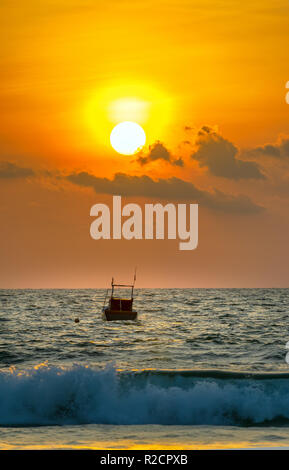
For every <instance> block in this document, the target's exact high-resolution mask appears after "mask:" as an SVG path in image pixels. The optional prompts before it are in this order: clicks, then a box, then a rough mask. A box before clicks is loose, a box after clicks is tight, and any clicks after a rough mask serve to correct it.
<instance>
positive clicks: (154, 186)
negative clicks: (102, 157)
mask: <svg viewBox="0 0 289 470" xmlns="http://www.w3.org/2000/svg"><path fill="white" fill-rule="evenodd" d="M67 179H68V181H70V182H72V183H74V184H77V185H79V186H85V187H91V188H93V189H94V191H95V192H96V193H98V194H111V195H121V196H133V197H147V198H156V199H160V200H168V201H190V202H191V203H193V202H195V203H198V204H200V205H203V206H205V207H207V208H209V209H212V210H218V211H223V212H236V213H239V214H240V213H241V214H254V213H259V212H261V211H262V210H263V209H264V208H263V207H260V206H258V205H256V204H255V203H254V202H252V201H251V200H250V199H249V198H248V197H246V196H242V195H238V196H234V195H228V194H225V193H223V192H221V191H217V190H215V191H214V192H212V193H211V192H208V191H205V190H201V189H198V188H197V187H196V186H195V185H194V184H193V183H190V182H188V181H184V180H182V179H180V178H175V177H172V178H168V179H163V178H160V179H158V180H153V179H152V178H150V177H149V176H146V175H142V176H130V175H127V174H124V173H117V174H115V176H114V178H113V179H112V180H109V179H108V178H100V177H97V176H94V175H91V174H89V173H86V172H80V173H74V174H71V175H69V176H67Z"/></svg>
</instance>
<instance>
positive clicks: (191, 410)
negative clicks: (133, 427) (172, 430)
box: [0, 365, 289, 426]
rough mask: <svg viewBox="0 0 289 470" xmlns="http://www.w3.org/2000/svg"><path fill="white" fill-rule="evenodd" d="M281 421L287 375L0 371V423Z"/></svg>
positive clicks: (287, 411) (288, 402) (288, 400)
mask: <svg viewBox="0 0 289 470" xmlns="http://www.w3.org/2000/svg"><path fill="white" fill-rule="evenodd" d="M286 422H287V423H289V379H288V378H278V376H276V377H275V378H272V377H271V378H268V379H267V378H260V377H259V378H258V379H256V378H254V377H252V378H246V377H245V375H244V376H243V377H241V378H238V377H234V376H231V375H230V374H229V375H228V376H226V374H223V373H221V374H220V377H219V378H218V377H216V375H214V374H210V373H208V374H200V376H198V375H197V373H196V372H194V373H192V374H190V373H189V374H185V375H183V374H182V373H181V372H178V371H171V372H168V373H161V372H160V373H157V372H155V373H148V372H140V373H133V372H131V373H125V372H122V373H119V372H117V371H116V370H115V369H113V368H108V369H104V370H94V369H91V368H88V367H83V366H77V365H75V366H73V367H71V368H68V369H62V368H55V367H40V368H39V369H37V370H35V369H32V370H26V371H25V372H23V373H21V374H19V373H16V372H15V371H13V370H12V371H10V372H2V373H1V374H0V425H1V426H16V425H18V426H29V425H64V424H84V423H95V424H175V425H181V424H182V425H185V424H190V425H200V424H212V425H241V426H242V425H243V426H244V425H267V424H268V425H270V424H271V425H272V424H274V425H278V424H284V423H286Z"/></svg>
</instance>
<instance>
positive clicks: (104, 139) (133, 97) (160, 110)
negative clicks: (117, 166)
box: [75, 81, 172, 155]
mask: <svg viewBox="0 0 289 470" xmlns="http://www.w3.org/2000/svg"><path fill="white" fill-rule="evenodd" d="M171 101H172V99H171V98H169V97H168V96H167V94H165V93H164V92H163V91H161V90H160V89H156V88H155V87H154V86H153V85H151V84H148V83H143V82H131V81H122V82H119V83H113V84H111V85H106V86H105V87H103V88H101V87H100V88H99V90H98V91H96V92H92V93H91V91H89V92H88V93H87V99H86V105H85V106H84V108H83V118H82V123H83V125H84V126H85V128H86V139H85V140H83V139H82V142H84V143H85V144H86V145H87V146H89V147H90V148H93V147H94V146H95V145H96V146H101V147H106V149H107V148H108V147H110V145H112V146H113V147H114V145H113V144H112V142H111V140H110V134H111V130H112V128H113V127H115V126H116V125H117V124H119V123H123V122H133V123H138V124H139V125H140V126H142V127H143V128H144V129H145V132H146V145H151V144H152V143H153V142H155V141H156V140H165V139H166V136H167V134H166V132H167V126H168V124H169V122H170V119H171V105H172V103H171ZM75 120H77V123H78V125H79V113H78V114H76V115H75ZM140 145H143V144H142V142H141V144H140ZM138 146H139V145H138ZM114 149H115V150H116V148H115V147H114ZM117 151H118V150H117ZM120 153H122V152H120ZM124 153H125V154H127V155H129V154H131V153H135V152H129V153H127V152H126V151H125V152H124Z"/></svg>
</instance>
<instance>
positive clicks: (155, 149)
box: [137, 141, 184, 166]
mask: <svg viewBox="0 0 289 470" xmlns="http://www.w3.org/2000/svg"><path fill="white" fill-rule="evenodd" d="M156 160H163V161H166V162H168V163H170V164H171V165H177V166H184V162H183V159H182V158H178V159H174V158H173V156H172V154H171V153H170V152H169V151H168V149H167V148H166V147H165V146H164V144H163V143H162V142H160V141H157V142H155V143H154V144H153V145H150V147H149V151H148V153H147V154H146V155H140V156H139V157H138V159H137V161H138V163H140V164H141V165H146V164H147V163H150V162H154V161H156Z"/></svg>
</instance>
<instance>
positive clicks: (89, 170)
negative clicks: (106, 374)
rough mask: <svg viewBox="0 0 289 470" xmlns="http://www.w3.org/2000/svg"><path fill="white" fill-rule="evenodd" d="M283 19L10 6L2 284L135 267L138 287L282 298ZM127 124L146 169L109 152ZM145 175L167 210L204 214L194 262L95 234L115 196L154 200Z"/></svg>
mask: <svg viewBox="0 0 289 470" xmlns="http://www.w3.org/2000/svg"><path fill="white" fill-rule="evenodd" d="M288 15H289V3H288V1H287V0H284V1H281V0H275V1H273V0H271V1H269V0H263V1H262V2H261V1H256V0H252V1H251V2H242V1H241V0H240V1H239V0H235V1H233V0H226V1H225V0H224V1H223V0H202V1H201V0H198V1H197V0H178V1H176V0H171V1H164V0H154V1H149V0H146V1H144V0H138V1H135V2H127V1H121V0H107V1H105V2H101V1H98V2H96V1H95V0H94V1H93V0H82V1H80V0H69V1H68V0H28V1H27V2H21V1H20V0H15V1H13V2H7V1H2V2H1V5H0V44H1V54H0V85H1V86H0V100H1V101H0V102H1V107H0V216H1V234H0V241H1V244H0V253H1V270H0V287H98V286H99V287H102V286H106V285H107V284H109V281H110V277H111V275H112V274H114V275H115V277H116V278H117V277H118V278H119V279H120V280H124V281H125V280H129V279H130V277H131V274H132V273H133V270H134V266H135V265H137V266H138V272H139V277H138V285H139V286H140V287H143V286H144V287H145V286H147V287H158V286H160V287H183V286H184V287H194V286H196V287H260V286H265V287H266V286H267V287H271V286H272V287H274V286H282V287H287V286H288V275H289V268H288V265H289V264H288V261H289V260H288V248H287V240H288V229H289V219H288V198H289V190H288V187H289V185H288V184H289V137H288V136H289V129H288V122H289V121H288V118H289V105H288V104H287V103H286V101H285V94H286V90H285V85H286V82H287V81H288V80H289V76H288V50H289V33H288ZM125 120H132V121H136V122H138V123H139V124H141V125H142V127H143V128H144V130H145V132H146V135H147V143H146V147H145V148H144V149H143V151H142V153H141V155H140V157H142V158H143V160H141V158H139V155H137V156H122V155H119V154H118V153H116V152H115V151H114V150H113V149H112V147H111V146H110V142H109V135H110V132H111V130H112V128H113V127H114V125H115V124H117V123H118V122H121V121H125ZM156 142H159V146H156ZM177 162H179V164H177ZM83 172H85V174H87V175H88V176H89V178H88V177H87V175H86V179H85V182H84V180H83V179H82V180H81V179H80V175H81V174H82V173H83ZM117 173H123V174H124V177H123V179H122V183H121V185H120V186H117V184H118V179H117V178H116V177H115V175H116V174H117ZM72 175H73V177H72ZM131 176H135V180H134V182H132V180H131V179H129V178H130V177H131ZM144 176H148V177H149V178H150V179H151V180H152V184H153V187H154V188H155V189H154V190H155V193H156V194H158V195H159V196H158V197H159V199H158V200H159V202H163V203H164V202H166V201H168V200H169V201H170V202H175V203H178V202H179V201H182V202H187V203H190V202H191V203H199V205H200V206H199V212H200V221H199V225H200V228H199V247H198V248H197V250H194V251H192V252H180V251H179V250H178V242H177V241H145V240H144V241H120V242H119V241H95V240H92V239H91V238H90V235H89V227H90V224H91V222H92V220H91V218H90V216H89V213H90V207H91V206H92V205H93V204H95V203H98V202H106V203H110V201H111V191H113V190H114V188H116V187H117V188H120V190H121V191H123V194H124V195H125V194H128V189H127V188H128V187H129V188H130V194H131V197H126V198H124V203H125V202H138V203H140V204H144V203H145V202H153V201H154V202H155V200H156V199H154V198H153V197H154V195H152V194H151V193H150V190H149V187H147V186H146V184H145V182H144ZM172 177H174V178H177V179H178V180H177V183H178V185H181V186H178V187H177V185H176V181H175V180H171V179H170V178H172ZM104 178H108V180H109V181H108V182H107V180H104ZM167 183H170V184H169V186H168V188H169V189H166V190H164V189H163V188H164V187H167ZM187 183H188V184H189V185H188V184H187ZM103 185H104V186H105V189H100V188H103V187H104V186H103ZM179 187H181V188H182V189H181V191H183V192H182V193H180V192H178V191H179V190H178V189H177V188H179ZM139 188H142V194H140V190H139ZM196 194H197V196H196Z"/></svg>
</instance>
